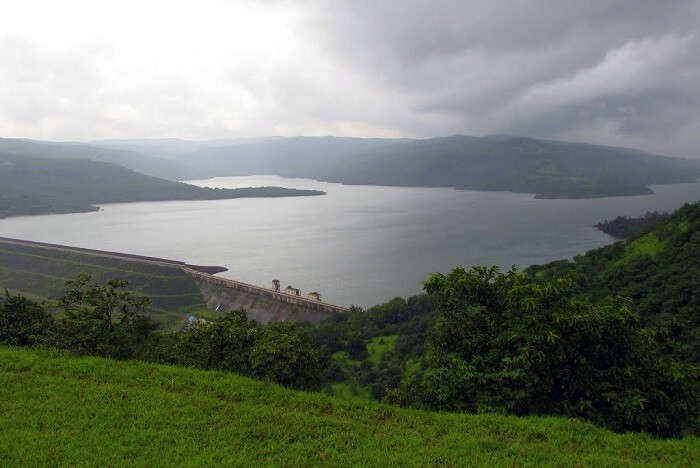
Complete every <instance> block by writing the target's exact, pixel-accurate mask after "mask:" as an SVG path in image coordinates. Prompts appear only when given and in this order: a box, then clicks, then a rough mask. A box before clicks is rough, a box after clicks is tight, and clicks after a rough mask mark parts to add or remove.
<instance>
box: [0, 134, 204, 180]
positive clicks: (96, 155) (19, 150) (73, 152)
mask: <svg viewBox="0 0 700 468" xmlns="http://www.w3.org/2000/svg"><path fill="white" fill-rule="evenodd" d="M0 156H22V157H29V158H47V159H59V160H65V159H90V160H92V161H101V162H108V163H113V164H118V165H120V166H124V167H127V168H129V169H132V170H134V171H137V172H141V173H143V174H147V175H151V176H156V177H162V178H165V179H170V180H180V179H195V178H198V177H200V176H203V175H204V173H203V172H199V171H197V170H196V169H195V168H193V167H190V166H188V165H186V164H183V163H179V162H176V161H172V160H167V159H164V158H161V157H159V156H158V155H153V154H151V153H150V152H146V151H139V150H138V148H112V147H109V146H106V145H98V144H89V143H78V142H55V141H37V140H27V139H23V138H0Z"/></svg>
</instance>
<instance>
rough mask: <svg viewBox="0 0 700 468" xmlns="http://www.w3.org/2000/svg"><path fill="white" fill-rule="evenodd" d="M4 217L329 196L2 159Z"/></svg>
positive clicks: (0, 213) (95, 165) (73, 163)
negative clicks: (103, 206)
mask: <svg viewBox="0 0 700 468" xmlns="http://www.w3.org/2000/svg"><path fill="white" fill-rule="evenodd" d="M0 187H2V191H1V192H0V218H3V217H6V216H17V215H31V214H42V213H71V212H81V211H95V210H97V209H98V208H97V207H96V206H95V204H100V203H120V202H133V201H161V200H214V199H225V198H226V199H228V198H241V197H285V196H305V195H323V194H324V192H321V191H318V190H296V189H286V188H281V187H255V188H252V187H249V188H239V189H212V188H203V187H196V186H194V185H189V184H183V183H180V182H173V181H169V180H164V179H158V178H156V177H151V176H147V175H144V174H139V173H137V172H134V171H132V170H129V169H126V168H124V167H120V166H116V165H114V164H109V163H102V162H96V161H89V160H53V159H33V158H27V157H18V156H1V155H0Z"/></svg>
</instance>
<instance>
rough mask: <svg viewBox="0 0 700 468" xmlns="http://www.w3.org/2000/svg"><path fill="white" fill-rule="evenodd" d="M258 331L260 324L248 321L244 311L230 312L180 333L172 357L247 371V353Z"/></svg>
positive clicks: (204, 365) (196, 364)
mask: <svg viewBox="0 0 700 468" xmlns="http://www.w3.org/2000/svg"><path fill="white" fill-rule="evenodd" d="M260 333H261V331H260V327H259V326H258V325H257V324H256V323H255V322H251V321H249V320H248V318H247V316H246V313H245V312H244V311H242V310H236V311H232V312H229V313H228V314H226V315H224V316H223V317H219V318H217V319H216V320H213V321H211V322H206V323H204V324H201V325H197V326H195V327H194V328H193V329H191V330H189V331H188V332H186V333H184V334H182V335H181V336H180V342H179V343H178V345H177V347H176V353H175V354H176V356H175V360H176V362H177V363H179V364H183V365H187V366H194V367H199V368H202V369H219V370H227V371H233V372H238V373H241V374H250V372H251V365H250V354H251V350H252V348H253V346H254V345H255V343H256V342H257V340H258V338H259V336H260Z"/></svg>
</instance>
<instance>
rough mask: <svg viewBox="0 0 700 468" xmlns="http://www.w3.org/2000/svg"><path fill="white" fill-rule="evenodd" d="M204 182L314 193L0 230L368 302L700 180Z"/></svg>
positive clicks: (182, 204) (636, 211)
mask: <svg viewBox="0 0 700 468" xmlns="http://www.w3.org/2000/svg"><path fill="white" fill-rule="evenodd" d="M191 183H195V184H197V185H201V186H206V187H222V188H224V187H225V188H235V187H250V186H263V185H277V186H282V187H290V188H302V189H319V190H324V191H326V192H327V193H328V195H326V196H320V197H292V198H257V199H251V198H248V199H235V200H215V201H174V202H143V203H120V204H110V205H104V206H103V207H102V209H101V210H100V211H98V212H92V213H76V214H67V215H46V216H26V217H17V218H8V219H4V220H0V236H5V237H16V238H21V239H28V240H34V241H43V242H51V243H57V244H67V245H73V246H80V247H87V248H93V249H104V250H112V251H119V252H128V253H135V254H141V255H150V256H157V257H165V258H170V259H175V260H183V261H186V262H188V263H194V264H202V265H222V266H225V267H227V268H228V269H229V271H227V272H225V273H221V276H225V277H230V278H234V279H238V280H241V281H246V282H250V283H254V284H259V285H264V286H269V284H270V282H271V280H272V279H273V278H279V279H280V281H281V283H282V287H283V288H284V287H285V286H286V285H288V284H290V285H293V286H294V287H298V288H301V290H302V293H306V292H309V291H319V292H321V293H322V294H323V296H324V299H325V300H327V301H329V302H334V303H338V304H345V305H349V304H356V305H361V306H370V305H374V304H377V303H379V302H383V301H386V300H388V299H391V298H392V297H395V296H407V295H410V294H413V293H416V292H418V291H420V289H421V282H422V281H423V280H425V278H426V277H427V276H428V275H429V274H430V273H432V272H436V271H442V272H447V271H449V270H450V269H451V268H452V267H454V266H456V265H465V266H469V265H478V264H495V265H500V266H502V267H504V268H508V267H510V266H511V265H514V264H515V265H518V266H519V267H526V266H528V265H532V264H536V263H544V262H548V261H550V260H555V259H561V258H571V257H573V256H574V255H577V254H580V253H584V252H585V251H587V250H590V249H594V248H597V247H601V246H603V245H605V244H609V243H611V242H613V241H614V239H612V238H611V237H609V236H608V235H606V234H603V233H602V232H600V231H598V230H597V229H596V228H595V227H593V225H594V224H595V223H597V222H598V221H601V220H603V219H605V218H608V219H611V218H614V217H615V216H618V215H627V216H639V215H642V214H644V213H645V212H646V211H648V210H649V211H653V210H658V211H670V210H674V209H676V208H678V207H680V206H681V205H682V204H683V203H685V202H689V201H697V200H700V184H679V185H662V186H654V187H653V189H654V191H655V192H656V193H655V194H653V195H648V196H638V197H611V198H599V199H587V200H536V199H534V198H533V196H532V195H527V194H513V193H507V192H477V191H459V190H453V189H444V188H421V187H411V188H407V187H375V186H347V185H342V184H331V183H325V182H318V181H314V180H310V179H287V178H282V177H278V176H272V175H264V176H251V177H217V178H214V179H208V180H200V181H191Z"/></svg>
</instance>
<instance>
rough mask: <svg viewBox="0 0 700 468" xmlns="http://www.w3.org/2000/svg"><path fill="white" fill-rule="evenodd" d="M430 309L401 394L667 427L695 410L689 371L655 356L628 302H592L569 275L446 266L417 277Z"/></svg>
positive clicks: (690, 420) (660, 430) (682, 425)
mask: <svg viewBox="0 0 700 468" xmlns="http://www.w3.org/2000/svg"><path fill="white" fill-rule="evenodd" d="M425 289H426V291H427V292H428V293H429V294H430V295H431V297H432V298H433V300H434V301H435V303H436V305H437V307H438V310H439V312H440V318H439V319H438V320H437V322H436V323H435V325H434V327H433V329H432V331H431V334H430V336H429V339H428V342H427V345H426V353H425V356H424V359H423V362H422V369H421V370H420V371H418V372H417V373H415V374H413V375H412V376H409V377H407V378H406V379H405V381H404V383H403V385H402V387H401V388H400V389H399V390H398V391H395V392H392V394H391V395H392V398H393V399H394V400H396V401H399V402H404V403H413V404H419V405H425V406H429V407H434V408H444V409H452V410H462V411H499V412H507V413H512V414H518V415H527V414H563V415H568V416H576V417H581V418H584V419H588V420H591V421H593V422H596V423H598V424H601V425H605V426H608V427H611V428H613V429H615V430H630V429H631V430H644V431H649V432H653V433H656V434H660V435H676V434H680V433H681V432H683V431H687V430H692V428H693V425H694V424H695V420H696V418H697V416H698V405H699V402H698V396H697V395H698V390H699V389H698V384H697V382H698V376H699V375H700V374H698V368H697V367H694V366H692V365H686V364H681V363H679V362H675V361H673V360H671V359H670V358H667V357H665V356H664V355H663V353H662V352H661V350H660V347H659V345H658V343H657V342H656V340H655V337H654V333H652V332H651V331H649V330H646V329H644V328H642V326H641V323H640V320H639V316H638V315H637V314H636V313H635V312H634V311H633V310H632V307H631V302H630V301H629V300H628V299H625V298H621V297H607V298H605V299H603V300H602V301H600V302H599V303H598V304H597V305H593V304H591V302H590V301H589V300H588V299H587V297H586V296H584V295H583V294H582V293H581V291H580V290H579V288H578V286H577V285H576V284H575V282H574V281H572V280H571V279H568V278H559V279H556V280H552V281H544V282H533V281H530V280H528V279H527V277H526V276H525V275H523V274H522V273H519V272H517V271H515V270H511V271H509V272H507V273H505V274H503V273H500V272H499V271H498V269H497V268H495V267H492V268H486V267H475V268H473V269H472V270H469V271H467V270H465V269H464V268H455V269H454V270H453V271H452V272H451V273H450V274H449V275H442V274H435V275H433V276H431V277H430V278H429V279H428V281H427V282H426V283H425Z"/></svg>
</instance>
